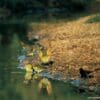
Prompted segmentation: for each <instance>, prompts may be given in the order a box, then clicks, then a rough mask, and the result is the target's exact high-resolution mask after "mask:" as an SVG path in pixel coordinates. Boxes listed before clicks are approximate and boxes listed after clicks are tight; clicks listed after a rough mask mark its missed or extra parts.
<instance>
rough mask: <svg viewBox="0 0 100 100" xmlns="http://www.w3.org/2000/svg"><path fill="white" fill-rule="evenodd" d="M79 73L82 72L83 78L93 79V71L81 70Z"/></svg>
mask: <svg viewBox="0 0 100 100" xmlns="http://www.w3.org/2000/svg"><path fill="white" fill-rule="evenodd" d="M79 72H80V76H81V78H92V77H93V75H91V73H93V71H89V70H85V69H83V68H80V69H79Z"/></svg>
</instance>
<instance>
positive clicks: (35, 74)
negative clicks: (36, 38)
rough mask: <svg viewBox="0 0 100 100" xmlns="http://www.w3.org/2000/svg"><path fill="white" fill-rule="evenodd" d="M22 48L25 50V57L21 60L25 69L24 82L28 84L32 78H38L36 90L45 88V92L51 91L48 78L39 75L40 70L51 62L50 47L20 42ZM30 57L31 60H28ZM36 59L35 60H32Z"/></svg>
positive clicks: (49, 92)
mask: <svg viewBox="0 0 100 100" xmlns="http://www.w3.org/2000/svg"><path fill="white" fill-rule="evenodd" d="M21 45H22V47H23V50H24V51H25V52H26V53H25V55H26V58H25V59H24V60H23V61H22V63H23V64H24V69H25V79H24V83H25V84H29V83H30V82H31V81H32V80H33V79H37V80H39V84H38V90H39V92H40V91H42V90H43V89H45V90H46V92H47V94H48V95H50V94H51V93H52V85H51V82H50V80H49V79H48V78H46V77H41V75H40V74H41V72H43V71H44V70H45V68H47V66H50V65H51V64H53V61H51V52H50V49H46V48H44V47H43V46H40V45H37V44H36V45H35V46H34V45H33V46H32V47H30V46H28V45H26V44H24V43H21ZM30 58H31V60H30ZM34 60H36V62H35V61H34Z"/></svg>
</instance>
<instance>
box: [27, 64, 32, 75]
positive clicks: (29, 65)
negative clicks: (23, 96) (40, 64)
mask: <svg viewBox="0 0 100 100" xmlns="http://www.w3.org/2000/svg"><path fill="white" fill-rule="evenodd" d="M25 70H26V72H30V73H32V72H33V66H32V64H30V63H29V64H26V65H25Z"/></svg>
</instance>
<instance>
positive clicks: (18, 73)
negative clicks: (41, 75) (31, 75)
mask: <svg viewBox="0 0 100 100" xmlns="http://www.w3.org/2000/svg"><path fill="white" fill-rule="evenodd" d="M12 39H13V40H12V43H11V44H9V45H7V46H1V45H0V100H88V99H87V95H86V94H80V93H78V92H76V91H75V89H74V88H73V87H71V86H70V85H68V84H64V83H62V82H59V81H52V80H51V84H52V89H53V91H52V94H51V95H49V96H48V95H47V94H46V93H43V92H40V93H39V92H38V81H35V80H34V81H32V82H31V83H30V84H29V85H26V84H24V82H23V81H24V75H25V72H24V71H23V70H21V69H18V68H17V67H18V60H17V57H18V55H19V54H20V48H21V47H20V43H19V42H20V40H19V39H18V37H17V35H14V36H13V38H12Z"/></svg>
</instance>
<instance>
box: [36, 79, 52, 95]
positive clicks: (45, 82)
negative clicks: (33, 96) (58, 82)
mask: <svg viewBox="0 0 100 100" xmlns="http://www.w3.org/2000/svg"><path fill="white" fill-rule="evenodd" d="M38 89H39V92H41V91H42V89H46V92H47V93H48V95H50V94H51V93H52V85H51V82H50V81H49V80H48V79H47V78H43V79H41V80H40V82H39V84H38Z"/></svg>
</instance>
